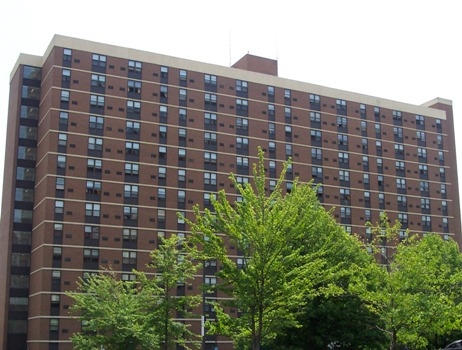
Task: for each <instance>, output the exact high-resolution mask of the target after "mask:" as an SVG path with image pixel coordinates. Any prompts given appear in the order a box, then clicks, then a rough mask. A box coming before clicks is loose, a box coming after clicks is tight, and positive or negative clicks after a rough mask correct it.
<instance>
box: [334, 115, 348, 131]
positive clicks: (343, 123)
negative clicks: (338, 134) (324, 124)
mask: <svg viewBox="0 0 462 350" xmlns="http://www.w3.org/2000/svg"><path fill="white" fill-rule="evenodd" d="M347 126H348V120H347V118H346V117H340V116H337V127H339V128H346V127H347Z"/></svg>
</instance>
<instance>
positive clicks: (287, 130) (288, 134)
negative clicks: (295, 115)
mask: <svg viewBox="0 0 462 350" xmlns="http://www.w3.org/2000/svg"><path fill="white" fill-rule="evenodd" d="M284 131H285V134H286V137H292V127H291V126H290V125H286V126H285V127H284Z"/></svg>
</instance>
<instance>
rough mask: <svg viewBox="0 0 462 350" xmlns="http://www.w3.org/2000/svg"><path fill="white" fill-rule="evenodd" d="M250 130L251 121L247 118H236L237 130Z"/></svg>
mask: <svg viewBox="0 0 462 350" xmlns="http://www.w3.org/2000/svg"><path fill="white" fill-rule="evenodd" d="M248 128H249V120H248V119H247V118H236V129H237V130H247V129H248Z"/></svg>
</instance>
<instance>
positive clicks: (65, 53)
mask: <svg viewBox="0 0 462 350" xmlns="http://www.w3.org/2000/svg"><path fill="white" fill-rule="evenodd" d="M71 58H72V50H71V49H63V61H70V60H71Z"/></svg>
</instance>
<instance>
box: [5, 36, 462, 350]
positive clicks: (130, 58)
mask: <svg viewBox="0 0 462 350" xmlns="http://www.w3.org/2000/svg"><path fill="white" fill-rule="evenodd" d="M258 146H261V147H262V148H263V149H264V150H265V151H266V157H267V158H268V159H267V169H268V177H269V182H268V190H271V188H272V187H273V186H274V185H275V182H276V180H275V179H276V178H277V176H278V174H279V172H280V171H281V169H282V163H283V161H285V160H286V159H287V158H288V157H291V158H292V159H293V163H292V166H291V167H290V168H289V170H288V173H287V174H286V183H285V186H286V187H287V190H290V187H291V183H292V180H293V179H294V178H296V177H299V178H300V180H301V181H303V182H306V181H310V180H313V181H314V182H315V183H322V186H321V187H319V189H318V193H319V199H320V201H321V202H322V203H324V204H325V206H326V207H328V208H332V207H335V209H334V215H335V217H336V218H337V219H338V222H339V223H341V224H342V225H344V226H345V227H346V229H347V230H348V231H349V232H354V233H357V234H358V235H359V236H360V237H361V238H362V239H364V240H368V239H370V238H371V233H370V232H367V229H366V227H365V223H366V222H367V221H372V222H375V221H377V220H378V218H379V214H380V213H381V212H382V211H386V212H387V214H388V216H389V217H390V219H392V220H394V219H398V220H399V221H400V222H401V223H402V227H403V232H402V234H403V235H404V234H405V229H406V228H409V229H410V230H411V231H413V232H427V231H434V232H438V233H439V234H441V235H442V236H444V237H447V238H449V237H451V238H453V239H455V240H457V241H458V242H459V243H460V242H461V230H460V207H459V197H458V193H459V189H458V183H457V169H456V157H455V140H454V122H453V113H452V106H451V101H448V100H444V99H440V98H437V99H435V100H433V101H430V102H428V103H425V104H423V105H419V106H416V105H412V104H407V103H401V102H396V101H390V100H386V99H382V98H377V97H372V96H368V95H363V94H358V93H351V92H348V91H342V90H337V89H332V88H327V87H322V86H317V85H312V84H308V83H303V82H299V81H294V80H288V79H284V78H280V77H278V76H277V62H276V61H274V60H270V59H266V58H261V57H256V56H252V55H246V56H245V57H243V58H242V59H241V60H240V61H238V62H237V63H236V64H235V65H234V66H232V67H222V66H217V65H211V64H206V63H201V62H195V61H190V60H186V59H179V58H176V57H168V56H163V55H159V54H154V53H150V52H143V51H138V50H132V49H128V48H122V47H115V46H111V45H106V44H100V43H95V42H90V41H85V40H80V39H74V38H69V37H63V36H55V37H54V38H53V40H52V42H51V44H50V46H49V48H48V49H47V51H46V53H45V54H44V56H31V55H20V57H19V59H18V62H17V64H16V66H15V67H14V69H13V72H12V75H11V86H10V100H9V113H8V131H7V142H6V155H5V172H4V182H3V199H2V218H1V231H0V276H1V279H0V306H1V308H0V339H2V342H1V343H0V344H1V346H0V348H1V349H8V350H13V349H15V350H18V349H31V350H39V349H40V350H42V349H43V350H45V349H46V350H48V349H60V350H62V349H71V348H72V347H71V344H70V342H69V340H68V338H69V336H70V335H71V334H72V333H73V332H75V331H77V330H79V329H80V324H79V323H78V322H77V321H75V320H73V319H71V318H70V317H69V314H68V308H69V304H70V300H69V299H68V298H67V297H66V296H65V295H64V294H63V293H64V292H65V291H68V290H74V289H75V287H76V284H75V281H76V280H77V279H78V277H82V276H85V275H87V274H89V273H92V272H95V271H97V270H98V269H99V267H100V266H112V268H113V269H114V270H115V271H117V272H118V273H120V276H121V278H122V279H130V278H132V274H131V271H132V269H133V268H137V269H140V270H142V269H144V267H145V266H146V264H147V263H148V261H149V253H150V251H152V250H154V249H156V247H157V243H158V237H159V236H168V235H169V234H171V233H176V234H179V235H187V234H188V231H187V230H188V228H187V227H185V224H184V223H183V222H182V221H181V220H180V219H178V217H177V215H176V213H177V212H182V213H184V214H185V215H186V216H187V217H191V218H192V216H191V214H192V212H191V207H192V205H193V204H196V203H198V204H199V205H200V206H201V207H208V206H210V202H209V198H210V194H211V193H213V192H216V191H218V190H219V189H225V190H226V191H227V192H228V193H230V194H234V193H235V195H236V197H235V200H239V197H238V194H237V192H236V190H235V189H233V188H232V186H231V184H230V182H229V180H228V175H229V173H230V172H233V173H235V174H237V179H238V181H242V182H243V183H244V182H247V181H249V175H251V165H252V163H254V162H255V161H256V160H257V147H258ZM236 254H237V252H236ZM236 258H237V256H236ZM216 268H217V267H216V266H207V267H206V268H205V271H204V272H203V273H204V276H205V277H204V278H203V279H202V276H201V278H198V281H197V284H196V285H199V284H200V283H201V282H202V280H204V281H206V282H207V283H216V278H215V277H214V271H216ZM201 273H202V272H201ZM191 292H193V291H191V290H188V288H184V287H182V286H179V287H178V293H191ZM207 297H208V298H214V297H215V296H214V295H208V296H207ZM203 312H204V314H205V315H206V317H213V310H210V307H209V306H208V304H206V305H204V306H203ZM192 323H193V327H194V329H195V330H196V331H198V332H200V319H198V320H197V321H192ZM230 346H231V345H230V344H229V343H226V342H225V341H224V340H223V339H221V338H219V337H218V338H215V337H210V336H208V337H207V338H206V349H215V348H217V347H218V348H219V349H229V348H230Z"/></svg>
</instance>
